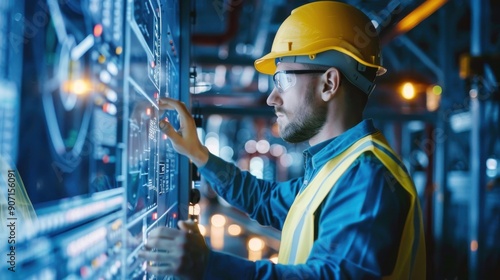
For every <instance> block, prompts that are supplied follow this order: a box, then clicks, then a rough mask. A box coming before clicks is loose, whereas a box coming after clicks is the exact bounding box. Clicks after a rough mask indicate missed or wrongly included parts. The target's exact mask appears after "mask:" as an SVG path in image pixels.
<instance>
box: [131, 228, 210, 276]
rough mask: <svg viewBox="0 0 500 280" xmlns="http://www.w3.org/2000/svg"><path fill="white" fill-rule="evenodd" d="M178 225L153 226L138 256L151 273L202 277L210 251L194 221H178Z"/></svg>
mask: <svg viewBox="0 0 500 280" xmlns="http://www.w3.org/2000/svg"><path fill="white" fill-rule="evenodd" d="M178 225H179V228H180V229H181V230H177V229H173V228H167V227H158V228H155V229H153V230H152V231H151V233H150V234H149V236H148V239H147V243H146V245H145V248H144V250H143V251H142V252H140V253H139V257H141V258H143V259H145V260H146V261H147V263H148V266H147V271H148V272H151V273H153V274H155V275H177V276H181V277H185V278H186V279H202V278H203V272H204V271H205V266H206V265H207V258H208V254H209V251H210V250H209V249H208V247H207V245H206V244H205V239H204V237H203V236H202V235H201V233H200V231H199V229H198V225H197V224H196V223H194V222H192V221H179V223H178Z"/></svg>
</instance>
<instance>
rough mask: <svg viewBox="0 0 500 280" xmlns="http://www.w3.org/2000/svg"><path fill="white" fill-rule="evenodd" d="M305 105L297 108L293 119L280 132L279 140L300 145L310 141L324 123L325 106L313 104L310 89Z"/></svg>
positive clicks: (312, 94) (312, 92) (312, 95)
mask: <svg viewBox="0 0 500 280" xmlns="http://www.w3.org/2000/svg"><path fill="white" fill-rule="evenodd" d="M305 103H306V104H304V106H303V107H302V106H301V108H297V110H296V112H295V115H294V119H293V120H289V121H290V122H289V123H288V124H287V125H286V126H284V127H283V128H282V129H281V130H280V133H281V138H283V140H285V141H287V142H289V143H300V142H304V141H306V140H309V139H311V138H312V137H313V136H315V135H316V134H318V132H319V131H320V130H321V128H322V127H323V126H324V124H325V122H326V113H327V108H326V104H323V103H317V104H315V103H314V91H313V90H312V89H311V90H309V91H308V92H307V93H306V99H305ZM302 108H304V109H302ZM283 113H286V112H283Z"/></svg>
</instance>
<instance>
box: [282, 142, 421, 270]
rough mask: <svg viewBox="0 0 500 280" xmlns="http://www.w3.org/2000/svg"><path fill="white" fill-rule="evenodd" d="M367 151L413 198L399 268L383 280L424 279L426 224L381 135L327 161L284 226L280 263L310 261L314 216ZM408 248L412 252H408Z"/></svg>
mask: <svg viewBox="0 0 500 280" xmlns="http://www.w3.org/2000/svg"><path fill="white" fill-rule="evenodd" d="M365 151H372V152H373V153H374V155H375V156H376V157H377V158H378V159H379V160H380V161H381V162H382V163H383V164H384V166H385V167H386V168H387V169H388V170H389V171H390V172H391V174H392V175H393V176H394V178H395V179H396V180H397V181H398V182H399V184H400V185H401V186H402V187H403V188H404V189H405V190H406V191H407V192H408V194H409V195H410V197H411V204H410V209H409V211H408V215H407V217H406V221H405V226H404V228H403V233H402V236H401V241H400V246H399V250H398V258H397V261H396V265H395V267H394V270H393V273H391V275H389V276H387V277H384V279H403V278H404V279H423V278H425V244H424V238H423V231H422V229H423V227H422V225H423V223H422V217H421V216H420V215H416V214H415V213H417V214H418V213H420V205H419V201H418V196H417V194H416V190H415V187H414V185H413V182H412V180H411V178H410V176H409V175H408V173H407V172H406V169H405V168H404V166H403V165H402V164H400V161H399V160H398V158H397V156H396V154H395V153H394V152H393V151H392V149H391V148H390V147H389V145H388V144H387V141H386V140H385V139H384V137H383V136H382V134H381V133H380V132H377V133H375V134H371V135H368V136H365V137H363V138H362V139H360V140H358V141H357V142H356V143H354V144H353V145H352V146H351V147H349V148H348V149H346V150H345V151H344V152H342V153H341V154H340V155H339V156H337V157H335V158H333V159H331V160H330V161H328V162H327V163H326V164H325V165H324V166H323V167H322V168H321V170H320V171H319V172H318V174H317V175H316V176H315V177H314V178H313V180H311V182H310V183H309V185H308V186H307V188H306V189H305V190H304V191H303V192H302V193H300V194H299V195H298V196H297V197H296V198H295V201H294V203H293V204H292V206H291V208H290V210H289V212H288V215H287V218H286V220H285V223H284V225H283V231H282V240H281V246H280V251H279V257H278V262H279V263H282V264H300V263H305V262H306V261H307V258H308V257H309V253H310V251H311V249H312V246H313V243H314V228H315V226H314V212H315V211H316V209H317V208H318V207H319V205H320V204H321V203H322V201H323V200H324V198H325V197H326V196H327V195H328V193H329V192H330V190H331V188H332V187H333V186H335V184H336V182H337V181H338V179H339V178H340V177H341V176H342V175H343V174H344V173H345V171H346V170H347V169H348V168H349V167H350V166H351V164H352V163H353V162H354V161H355V160H356V158H358V157H359V156H360V155H361V154H362V153H363V152H365ZM416 211H417V212H416ZM415 232H418V233H419V236H414V235H415ZM408 247H410V248H412V250H407V248H408ZM414 268H416V269H414ZM420 277H423V278H420Z"/></svg>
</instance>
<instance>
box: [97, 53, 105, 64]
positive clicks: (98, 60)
mask: <svg viewBox="0 0 500 280" xmlns="http://www.w3.org/2000/svg"><path fill="white" fill-rule="evenodd" d="M97 62H99V63H100V64H103V63H104V62H106V57H105V56H104V55H102V54H101V55H99V57H98V58H97Z"/></svg>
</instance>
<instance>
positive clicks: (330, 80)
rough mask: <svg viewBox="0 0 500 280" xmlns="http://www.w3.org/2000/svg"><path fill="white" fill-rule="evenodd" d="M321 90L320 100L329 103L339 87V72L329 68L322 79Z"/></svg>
mask: <svg viewBox="0 0 500 280" xmlns="http://www.w3.org/2000/svg"><path fill="white" fill-rule="evenodd" d="M322 82H323V90H322V91H321V99H323V101H325V102H328V101H330V100H331V99H332V98H333V96H334V95H335V93H337V92H338V89H339V87H340V71H339V70H338V69H337V68H335V67H330V69H328V70H327V71H326V72H325V74H323V78H322Z"/></svg>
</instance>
